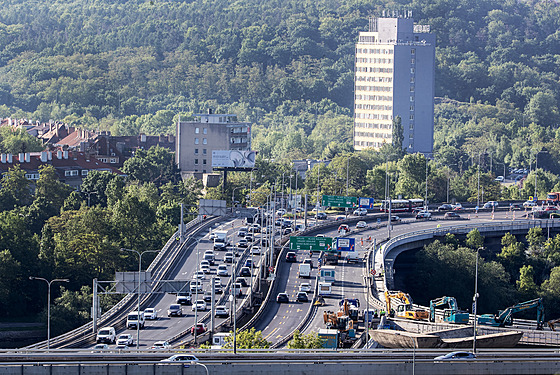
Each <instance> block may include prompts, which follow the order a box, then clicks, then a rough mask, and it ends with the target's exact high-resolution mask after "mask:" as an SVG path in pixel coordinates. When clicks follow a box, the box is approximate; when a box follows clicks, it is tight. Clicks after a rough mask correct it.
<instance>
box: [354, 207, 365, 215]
mask: <svg viewBox="0 0 560 375" xmlns="http://www.w3.org/2000/svg"><path fill="white" fill-rule="evenodd" d="M353 214H354V216H366V215H367V210H366V209H365V208H357V209H355V210H354V212H353Z"/></svg>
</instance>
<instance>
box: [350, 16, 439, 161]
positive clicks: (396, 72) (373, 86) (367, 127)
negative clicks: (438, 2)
mask: <svg viewBox="0 0 560 375" xmlns="http://www.w3.org/2000/svg"><path fill="white" fill-rule="evenodd" d="M434 76H435V35H434V34H432V33H430V27H429V26H428V25H415V24H414V20H413V19H412V18H409V17H398V18H372V19H370V23H369V31H367V32H360V34H359V39H358V43H357V44H356V60H355V82H354V148H355V149H356V150H362V149H365V148H375V149H379V148H380V147H381V146H382V145H383V144H384V143H388V144H391V143H392V134H393V119H395V118H396V117H397V116H400V118H401V123H402V127H403V134H404V140H403V148H404V149H406V150H407V151H408V152H411V153H414V152H422V153H431V152H432V149H433V133H434V87H435V81H434Z"/></svg>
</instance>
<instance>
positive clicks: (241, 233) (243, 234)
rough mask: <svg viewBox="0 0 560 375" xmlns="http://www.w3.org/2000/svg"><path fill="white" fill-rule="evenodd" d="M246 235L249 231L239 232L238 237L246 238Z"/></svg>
mask: <svg viewBox="0 0 560 375" xmlns="http://www.w3.org/2000/svg"><path fill="white" fill-rule="evenodd" d="M246 235H247V231H244V230H239V231H237V236H238V237H245V236H246Z"/></svg>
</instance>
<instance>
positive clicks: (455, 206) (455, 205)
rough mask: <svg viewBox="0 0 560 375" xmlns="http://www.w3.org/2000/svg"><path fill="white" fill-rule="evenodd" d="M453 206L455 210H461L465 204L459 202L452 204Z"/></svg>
mask: <svg viewBox="0 0 560 375" xmlns="http://www.w3.org/2000/svg"><path fill="white" fill-rule="evenodd" d="M451 208H452V209H453V211H461V210H462V209H463V205H462V204H461V203H459V202H457V203H455V204H452V205H451Z"/></svg>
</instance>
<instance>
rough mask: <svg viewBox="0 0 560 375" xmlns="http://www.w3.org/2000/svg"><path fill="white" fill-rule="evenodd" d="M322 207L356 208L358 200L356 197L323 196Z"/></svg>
mask: <svg viewBox="0 0 560 375" xmlns="http://www.w3.org/2000/svg"><path fill="white" fill-rule="evenodd" d="M321 204H322V206H323V207H349V208H350V207H356V206H357V205H358V198H356V197H340V196H337V195H323V199H322V202H321Z"/></svg>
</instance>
